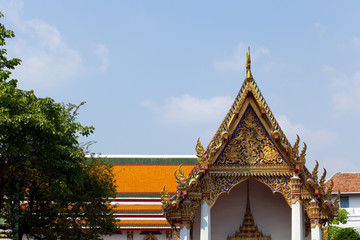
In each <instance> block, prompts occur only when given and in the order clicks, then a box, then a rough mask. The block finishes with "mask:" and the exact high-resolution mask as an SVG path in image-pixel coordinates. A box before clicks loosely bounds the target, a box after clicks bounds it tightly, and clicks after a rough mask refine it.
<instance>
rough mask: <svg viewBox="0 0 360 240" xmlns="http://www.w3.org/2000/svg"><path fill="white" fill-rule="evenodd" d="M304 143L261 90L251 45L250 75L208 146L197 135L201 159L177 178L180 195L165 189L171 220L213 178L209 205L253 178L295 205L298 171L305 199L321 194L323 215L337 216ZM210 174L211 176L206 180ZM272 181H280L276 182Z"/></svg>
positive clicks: (248, 60)
mask: <svg viewBox="0 0 360 240" xmlns="http://www.w3.org/2000/svg"><path fill="white" fill-rule="evenodd" d="M299 147H300V139H299V137H298V138H297V140H296V142H295V143H294V145H291V144H290V143H289V141H288V140H287V138H286V136H285V134H284V133H283V131H282V130H281V128H280V126H279V124H278V122H277V121H276V119H275V117H274V115H273V114H272V112H271V111H270V108H269V106H268V105H267V103H266V101H265V99H264V97H263V95H262V93H261V92H260V89H259V87H258V85H257V84H256V82H255V80H254V78H253V75H252V73H251V59H250V49H249V51H248V53H247V56H246V78H245V80H244V82H243V84H242V86H241V88H240V91H239V93H238V95H237V96H236V98H235V100H234V102H233V104H232V106H231V107H230V109H229V111H228V113H227V115H226V116H225V118H224V120H223V121H222V123H221V124H220V127H219V129H218V130H217V131H216V133H215V135H214V137H213V139H212V140H211V141H210V143H209V145H208V146H207V148H206V150H205V149H204V147H203V146H202V144H201V142H200V139H198V142H197V144H196V147H195V149H196V153H197V154H196V156H197V162H198V163H197V165H196V166H194V168H193V169H192V170H191V172H190V174H188V175H187V176H186V175H185V176H184V175H183V174H180V175H178V176H177V175H176V176H175V178H176V183H177V193H176V194H175V195H173V196H172V197H171V196H169V193H168V192H167V189H165V188H164V189H163V191H162V192H161V196H162V200H163V209H164V211H165V212H166V213H167V215H166V216H167V219H168V220H169V221H170V222H171V221H172V222H173V223H174V222H175V223H176V222H177V221H178V220H179V218H178V216H179V213H178V211H179V210H178V209H179V206H180V205H182V203H183V202H184V199H187V198H191V199H193V200H194V201H199V198H200V199H201V195H202V193H203V192H204V191H205V190H204V189H206V188H207V187H206V186H205V185H206V184H208V183H205V182H209V181H210V183H209V184H210V185H211V191H210V194H209V195H208V196H209V197H208V199H207V201H209V204H210V206H212V205H213V204H214V203H215V201H216V199H217V197H218V196H219V195H220V194H222V193H224V192H229V191H230V190H231V188H232V186H233V185H232V184H237V183H239V182H240V181H243V180H244V179H247V178H249V177H254V178H257V180H259V181H261V182H263V183H264V184H266V185H268V187H270V188H271V189H272V191H273V192H280V193H281V194H282V195H283V196H284V198H285V199H286V200H287V202H288V204H289V205H291V201H292V200H291V190H290V187H289V186H290V185H289V181H290V178H291V177H292V176H294V175H296V176H298V178H299V179H300V182H301V189H300V192H301V196H302V200H303V201H310V200H311V199H314V198H316V199H317V200H318V201H319V202H320V203H321V208H322V209H323V210H322V214H323V215H322V217H321V218H323V219H331V218H332V216H333V214H336V209H337V207H338V206H337V205H338V197H337V198H336V200H335V201H334V203H335V204H333V203H332V201H331V198H332V197H331V187H329V189H328V190H327V191H326V189H325V176H326V171H324V173H323V174H322V176H321V177H318V170H317V169H318V164H316V168H315V169H314V170H313V171H312V173H310V171H309V170H308V169H307V168H306V166H305V163H306V158H305V156H306V148H307V146H306V144H305V143H304V146H303V148H302V150H300V149H299ZM179 172H181V168H179ZM205 176H207V177H206V179H210V180H204V177H205ZM230 177H231V180H229V181H228V183H229V184H228V185H229V186H227V187H225V188H224V187H223V186H222V184H223V183H222V182H223V181H225V180H223V179H225V178H230ZM269 179H272V180H271V181H273V183H274V182H276V181H278V183H276V184H273V185H271V184H270V183H269ZM275 179H276V180H275ZM166 183H169V182H166ZM206 191H207V190H206ZM206 191H205V192H206ZM329 192H330V195H329ZM185 202H186V201H185ZM170 215H171V216H170Z"/></svg>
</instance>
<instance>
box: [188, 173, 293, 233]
mask: <svg viewBox="0 0 360 240" xmlns="http://www.w3.org/2000/svg"><path fill="white" fill-rule="evenodd" d="M250 207H251V211H252V213H253V217H254V220H255V224H257V226H258V228H259V230H260V231H262V232H263V233H264V234H266V235H269V234H270V235H271V238H272V239H279V240H288V239H291V209H290V207H289V205H288V204H287V203H286V201H285V199H284V198H283V196H282V195H281V194H279V193H276V194H273V193H272V191H271V190H270V189H269V188H268V187H267V186H266V185H264V184H262V183H260V182H258V181H256V180H254V179H250ZM245 209H246V182H243V183H240V184H239V185H237V186H236V187H234V188H233V189H232V190H231V191H230V193H229V194H226V193H225V194H222V195H220V196H219V198H218V199H217V201H216V203H215V204H214V206H213V207H212V208H211V235H212V239H214V240H218V239H219V240H220V239H226V238H227V237H228V236H230V235H234V234H235V232H236V231H238V230H239V227H240V225H241V224H242V220H243V217H244V214H245ZM199 218H200V214H199V213H197V215H196V217H195V223H194V230H193V236H194V238H193V240H198V239H200V235H199V233H200V231H199V230H198V229H199V228H200V226H199V225H200V223H199Z"/></svg>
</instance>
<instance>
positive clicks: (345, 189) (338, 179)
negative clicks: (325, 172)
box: [326, 173, 360, 193]
mask: <svg viewBox="0 0 360 240" xmlns="http://www.w3.org/2000/svg"><path fill="white" fill-rule="evenodd" d="M330 180H333V182H334V187H333V193H337V192H338V191H339V190H340V192H342V193H350V192H351V193H353V192H360V173H336V174H335V175H334V176H333V177H332V178H331V179H329V180H328V181H327V182H326V188H328V187H329V185H330V182H331V181H330Z"/></svg>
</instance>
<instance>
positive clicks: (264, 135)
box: [213, 104, 288, 166]
mask: <svg viewBox="0 0 360 240" xmlns="http://www.w3.org/2000/svg"><path fill="white" fill-rule="evenodd" d="M213 165H214V166H224V165H228V166H237V165H240V166H267V165H279V166H283V165H288V164H287V161H286V159H285V158H284V157H283V155H282V154H281V152H280V151H279V150H278V148H277V147H276V145H275V144H274V142H273V141H272V139H271V137H270V136H269V134H268V132H266V130H265V128H264V126H263V124H262V123H261V121H260V120H259V118H258V116H257V115H256V113H255V112H254V110H253V108H252V107H251V105H250V104H249V105H248V106H247V108H246V110H245V112H244V115H243V116H242V118H241V120H240V122H239V124H238V125H237V126H236V128H235V130H234V131H233V133H232V134H231V136H229V138H228V141H227V143H226V144H225V146H224V149H223V150H222V152H221V153H220V155H219V157H218V158H217V159H216V160H215V162H214V163H213Z"/></svg>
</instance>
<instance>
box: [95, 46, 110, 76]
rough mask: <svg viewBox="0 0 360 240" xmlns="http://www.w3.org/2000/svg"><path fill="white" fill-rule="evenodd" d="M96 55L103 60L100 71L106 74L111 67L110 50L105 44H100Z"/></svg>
mask: <svg viewBox="0 0 360 240" xmlns="http://www.w3.org/2000/svg"><path fill="white" fill-rule="evenodd" d="M95 54H96V56H98V57H99V58H100V60H101V66H100V70H101V71H103V72H105V71H106V70H107V68H108V66H109V59H108V55H109V50H108V49H107V47H106V46H105V45H104V44H98V45H97V46H96V49H95Z"/></svg>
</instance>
